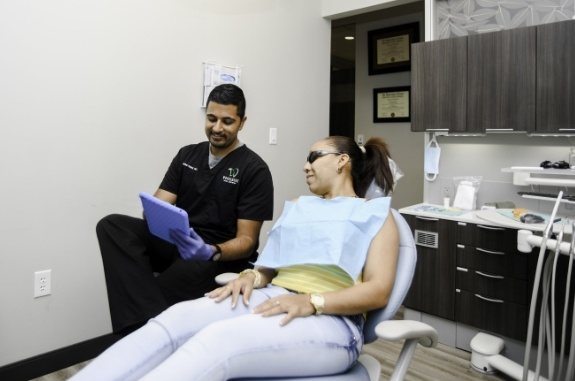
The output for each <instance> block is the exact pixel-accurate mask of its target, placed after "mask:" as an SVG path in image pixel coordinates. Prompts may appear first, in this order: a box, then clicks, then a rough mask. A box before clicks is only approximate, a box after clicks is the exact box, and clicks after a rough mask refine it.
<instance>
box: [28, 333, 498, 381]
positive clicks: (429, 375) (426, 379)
mask: <svg viewBox="0 0 575 381" xmlns="http://www.w3.org/2000/svg"><path fill="white" fill-rule="evenodd" d="M401 345H402V343H390V342H384V341H383V340H378V341H376V342H374V343H372V344H368V345H366V346H365V347H364V352H365V353H368V354H370V355H372V356H373V357H375V358H376V359H378V360H379V361H380V363H381V364H382V371H381V381H384V380H388V379H389V377H390V375H391V372H392V371H393V366H394V364H395V360H396V359H397V357H398V355H399V352H400V351H401ZM470 357H471V354H470V353H468V352H465V351H462V350H459V349H455V348H451V347H448V346H446V345H442V344H439V345H438V346H437V347H436V348H423V347H421V346H419V347H418V348H417V350H416V351H415V355H414V357H413V361H412V363H411V366H410V367H409V370H408V373H407V376H406V377H405V381H475V380H489V381H501V380H509V379H508V378H505V377H504V376H502V375H501V376H487V375H483V374H481V373H479V372H476V371H474V370H472V369H470V367H469V364H470V362H469V359H470ZM85 364H86V363H82V364H79V365H76V366H73V367H70V368H66V369H63V370H60V371H58V372H55V373H51V374H49V375H46V376H43V377H40V378H35V379H34V380H33V381H63V380H67V379H68V378H69V377H71V376H72V375H73V374H74V373H76V372H77V371H78V370H79V369H81V368H82V367H83V366H84V365H85ZM102 381H104V380H102Z"/></svg>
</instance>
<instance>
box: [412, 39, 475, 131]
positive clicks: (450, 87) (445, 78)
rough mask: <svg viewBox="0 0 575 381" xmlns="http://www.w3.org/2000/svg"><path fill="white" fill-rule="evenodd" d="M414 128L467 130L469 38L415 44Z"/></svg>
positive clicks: (413, 59) (413, 50) (413, 54)
mask: <svg viewBox="0 0 575 381" xmlns="http://www.w3.org/2000/svg"><path fill="white" fill-rule="evenodd" d="M411 65H412V66H411V107H412V116H411V130H412V131H438V130H443V131H448V130H449V131H465V128H466V104H467V38H465V37H459V38H450V39H445V40H438V41H431V42H425V43H417V44H413V45H411Z"/></svg>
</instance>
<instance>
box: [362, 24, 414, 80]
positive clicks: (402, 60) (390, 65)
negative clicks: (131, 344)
mask: <svg viewBox="0 0 575 381" xmlns="http://www.w3.org/2000/svg"><path fill="white" fill-rule="evenodd" d="M367 41H368V48H367V51H368V55H369V57H368V59H369V64H368V71H369V75H375V74H383V73H392V72H396V71H406V70H410V69H411V44H412V43H414V42H418V41H419V23H411V24H405V25H398V26H393V27H389V28H384V29H377V30H372V31H369V32H368V33H367Z"/></svg>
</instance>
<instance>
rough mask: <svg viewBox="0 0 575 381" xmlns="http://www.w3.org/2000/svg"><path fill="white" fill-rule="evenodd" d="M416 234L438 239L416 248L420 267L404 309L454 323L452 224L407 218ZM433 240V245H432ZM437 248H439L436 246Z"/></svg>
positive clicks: (436, 220)
mask: <svg viewBox="0 0 575 381" xmlns="http://www.w3.org/2000/svg"><path fill="white" fill-rule="evenodd" d="M404 217H405V218H406V220H407V221H408V223H409V225H410V226H411V228H412V230H413V231H414V234H416V235H427V236H432V237H436V240H435V241H434V239H431V240H429V239H427V240H426V245H425V246H423V245H418V246H417V266H416V268H415V274H414V278H413V282H412V284H411V289H410V292H409V294H408V295H407V297H406V298H405V301H404V304H405V306H407V307H409V308H412V309H414V310H418V311H424V312H426V313H429V314H432V315H436V316H440V317H443V318H445V319H449V320H454V318H455V311H454V305H455V299H454V298H455V293H454V289H455V273H454V271H453V269H454V267H455V253H454V250H453V249H452V247H451V246H450V244H449V242H450V237H451V232H452V231H454V230H453V224H454V222H453V221H447V220H443V219H438V218H428V217H419V216H412V215H404ZM432 241H434V243H435V245H434V244H430V242H432ZM433 246H436V247H433Z"/></svg>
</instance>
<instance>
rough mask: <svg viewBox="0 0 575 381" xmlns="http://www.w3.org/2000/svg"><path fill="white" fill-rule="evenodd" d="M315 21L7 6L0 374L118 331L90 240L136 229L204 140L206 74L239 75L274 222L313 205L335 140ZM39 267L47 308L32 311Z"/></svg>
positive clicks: (0, 171)
mask: <svg viewBox="0 0 575 381" xmlns="http://www.w3.org/2000/svg"><path fill="white" fill-rule="evenodd" d="M321 15H322V2H321V1H320V0H313V1H310V0H289V1H286V0H275V1H270V0H244V1H225V0H210V1H185V2H182V1H175V0H162V1H158V0H120V1H101V0H85V1H81V2H80V1H70V0H52V1H49V2H47V1H39V0H32V1H25V2H24V1H10V2H9V1H2V2H0V26H1V27H0V51H1V52H2V54H1V58H0V105H1V106H0V131H1V132H0V133H1V138H0V179H1V181H2V187H1V188H0V189H1V190H0V210H1V213H0V366H1V365H4V364H8V363H12V362H15V361H18V360H21V359H24V358H28V357H31V356H34V355H38V354H41V353H44V352H47V351H50V350H54V349H57V348H61V347H65V346H67V345H71V344H74V343H77V342H80V341H83V340H87V339H91V338H94V337H97V336H100V335H104V334H107V333H108V332H110V330H111V326H110V321H109V312H108V304H107V297H106V289H105V283H104V276H103V272H102V264H101V260H100V255H99V250H98V245H97V242H96V237H95V232H94V227H95V225H96V222H97V221H98V220H99V219H100V218H101V217H103V216H104V215H106V214H109V213H112V212H115V213H126V214H132V215H139V214H140V205H139V202H138V197H137V193H138V192H139V191H148V192H153V191H154V190H155V189H156V188H157V186H158V185H159V182H160V181H161V179H162V177H163V175H164V171H165V170H166V168H167V166H168V164H169V163H170V161H171V159H172V157H173V155H174V154H175V153H176V151H177V149H178V148H180V147H181V146H182V145H185V144H188V143H191V142H196V141H200V140H204V138H205V137H204V133H203V119H204V117H203V116H204V113H203V110H202V109H201V108H200V104H201V95H202V63H203V62H205V61H213V62H217V63H221V64H226V65H239V66H241V67H242V87H243V88H244V90H245V92H246V96H247V102H248V109H247V115H248V120H247V124H246V127H245V128H244V130H243V131H242V133H241V139H242V140H243V141H244V142H246V143H247V145H248V146H250V147H251V148H253V149H254V150H255V151H257V152H258V153H260V154H261V156H262V157H263V158H264V159H265V160H266V161H267V162H268V163H269V165H270V167H271V171H272V174H273V177H274V182H275V190H276V191H275V197H276V205H275V216H276V217H277V216H278V215H279V211H280V210H281V208H282V205H283V201H284V200H286V199H291V198H293V197H295V196H297V195H299V194H302V193H306V192H307V187H306V186H305V183H304V180H303V177H302V166H303V164H304V158H305V155H306V153H307V151H308V148H309V145H310V144H311V143H312V142H313V141H315V140H317V139H319V138H320V137H324V136H326V135H327V134H328V114H329V113H328V102H329V45H330V44H329V38H330V23H329V21H327V20H325V19H323V18H322V17H321ZM294 25H297V27H296V28H294ZM270 127H275V128H277V130H278V145H276V146H270V145H268V144H267V139H268V129H269V128H270ZM268 228H269V224H266V226H265V227H264V232H265V230H267V229H268ZM264 234H265V233H264ZM264 234H263V235H262V237H265V235H264ZM44 269H51V270H52V295H50V296H47V297H43V298H39V299H34V298H33V278H34V277H33V274H34V272H35V271H37V270H44Z"/></svg>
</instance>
